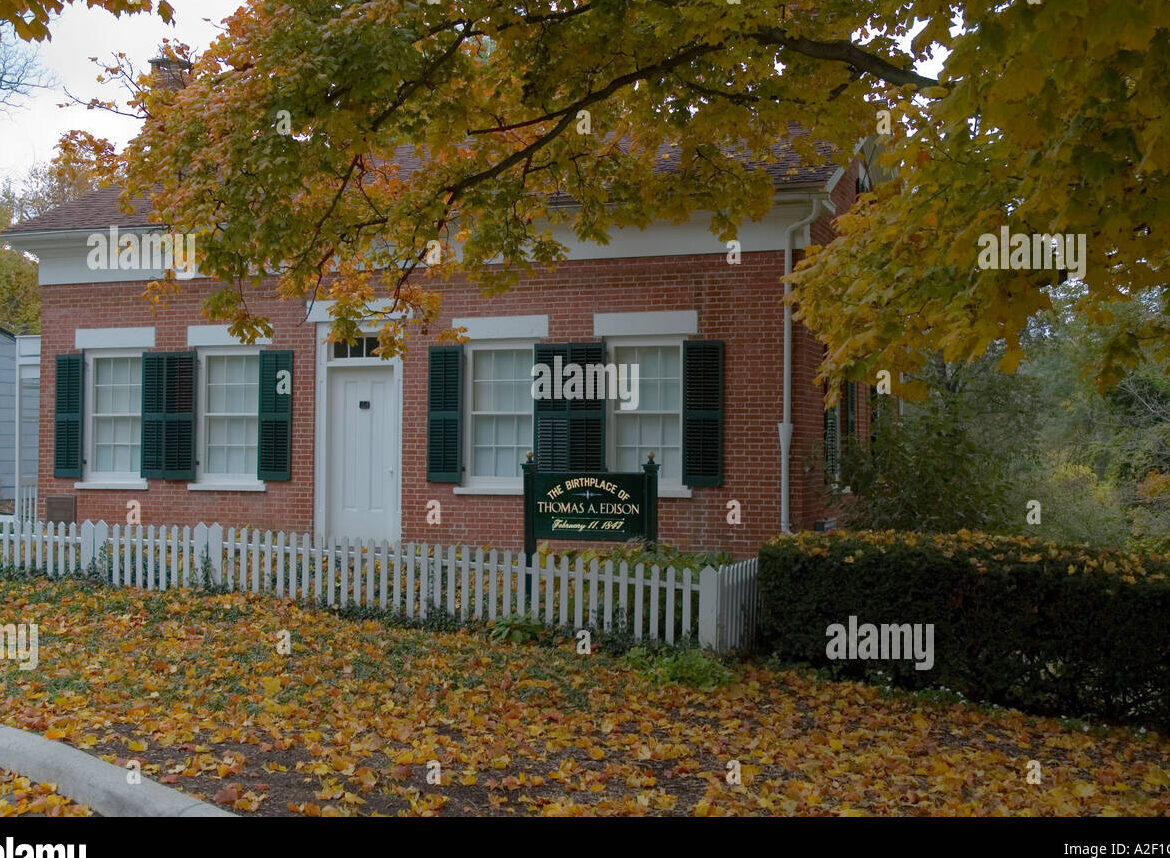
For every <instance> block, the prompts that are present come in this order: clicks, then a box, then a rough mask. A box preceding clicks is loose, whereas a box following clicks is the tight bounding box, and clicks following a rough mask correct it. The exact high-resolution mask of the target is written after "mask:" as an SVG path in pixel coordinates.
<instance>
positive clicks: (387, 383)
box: [325, 365, 398, 539]
mask: <svg viewBox="0 0 1170 858" xmlns="http://www.w3.org/2000/svg"><path fill="white" fill-rule="evenodd" d="M396 393H397V391H396V387H395V379H394V367H390V366H376V367H371V366H361V367H350V366H344V365H343V366H332V367H330V368H329V388H328V395H329V410H328V413H329V418H328V419H329V432H328V440H327V444H328V450H327V452H326V456H325V459H326V462H327V465H326V474H327V477H326V484H327V486H328V498H327V501H326V522H325V534H326V535H327V536H360V537H374V538H377V539H393V538H394V537H395V531H396V530H397V527H396V526H395V525H396V523H397V518H398V510H397V509H396V508H395V506H396V503H395V496H396V495H395V491H394V485H395V483H394V480H395V478H396V476H397V475H396V474H395V473H394V464H395V462H396V460H397V456H396V451H397V449H398V448H397V445H398V439H397V438H396V437H394V429H395V426H396V424H397V422H398V421H397V419H396V417H397V415H396V414H395V407H396V406H395V397H396Z"/></svg>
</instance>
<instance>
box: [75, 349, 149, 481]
mask: <svg viewBox="0 0 1170 858" xmlns="http://www.w3.org/2000/svg"><path fill="white" fill-rule="evenodd" d="M90 378H91V379H92V389H91V397H92V398H91V403H92V407H91V408H90V412H89V413H90V415H91V422H90V432H89V437H90V439H91V444H92V447H91V450H90V453H89V455H88V457H87V458H88V465H89V474H90V475H91V476H95V477H97V476H101V477H105V478H110V477H124V478H127V479H138V476H139V469H140V467H141V465H142V358H141V357H134V356H128V355H116V356H115V355H111V356H95V357H94V358H93V359H92V362H91V364H90Z"/></svg>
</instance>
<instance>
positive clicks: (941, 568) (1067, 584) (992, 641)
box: [759, 531, 1170, 726]
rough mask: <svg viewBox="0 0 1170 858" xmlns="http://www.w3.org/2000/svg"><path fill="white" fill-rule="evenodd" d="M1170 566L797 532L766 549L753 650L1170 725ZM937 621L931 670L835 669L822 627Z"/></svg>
mask: <svg viewBox="0 0 1170 858" xmlns="http://www.w3.org/2000/svg"><path fill="white" fill-rule="evenodd" d="M1167 573H1170V558H1168V557H1164V556H1152V557H1146V558H1143V557H1141V556H1138V555H1130V554H1124V553H1121V552H1118V551H1087V550H1085V549H1069V548H1061V547H1058V546H1057V545H1055V544H1053V543H1044V542H1041V541H1039V540H1036V539H1027V538H1023V537H989V536H985V535H980V534H972V533H969V532H966V531H960V532H959V533H957V534H950V535H937V536H929V537H928V536H922V535H919V534H913V533H910V534H897V533H893V532H880V533H848V532H841V531H837V532H832V533H828V534H801V535H800V536H796V537H792V536H785V537H779V538H777V539H774V540H773V541H772V542H771V543H770V544H768V545H766V546H764V547H763V548H762V549H761V551H760V570H759V594H760V602H759V641H760V645H761V646H762V647H764V648H765V649H766V650H767V651H770V652H773V653H774V654H775V655H776V656H778V657H779V658H781V659H783V660H784V661H789V662H804V663H808V664H811V665H813V666H815V667H830V666H831V667H832V668H833V669H834V672H836V673H839V674H841V675H845V676H851V677H855V678H867V675H868V674H872V672H873V671H874V670H875V669H878V668H880V670H881V671H883V672H884V673H885V674H886V675H887V676H888V677H889V678H890V681H891V682H893V683H894V684H897V685H900V686H902V687H907V688H911V689H918V688H925V687H936V688H938V687H941V688H946V689H950V690H951V691H955V692H958V693H960V694H962V695H964V696H965V697H967V698H970V699H975V700H984V701H988V702H992V703H999V704H1002V705H1008V706H1014V707H1017V708H1020V709H1024V710H1028V711H1032V712H1036V713H1039V714H1054V715H1057V714H1059V715H1074V716H1081V717H1093V718H1097V719H1104V720H1108V721H1117V722H1125V721H1130V722H1135V723H1148V724H1154V725H1157V726H1166V725H1170V622H1167V620H1168V619H1170V580H1168V577H1167ZM850 616H856V617H857V618H858V619H857V622H858V623H859V624H860V623H874V624H882V623H897V624H903V623H911V624H914V623H924V624H925V623H932V624H933V625H934V665H933V668H932V669H930V670H917V669H916V668H915V663H914V661H913V660H910V659H907V660H894V659H890V660H884V661H861V660H836V661H834V660H830V659H829V658H828V656H827V654H826V645H827V643H828V641H829V638H828V636H827V634H826V631H827V629H828V627H829V626H830V625H831V624H834V623H842V624H844V623H846V622H847V621H848V618H849V617H850Z"/></svg>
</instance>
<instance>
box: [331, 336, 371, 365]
mask: <svg viewBox="0 0 1170 858" xmlns="http://www.w3.org/2000/svg"><path fill="white" fill-rule="evenodd" d="M377 348H378V338H377V337H376V336H373V337H371V336H365V337H358V338H357V340H355V341H354V344H353V345H352V346H351V345H349V344H348V343H334V344H333V359H334V360H346V359H349V358H378V357H381V355H376V354H374V351H375V350H376V349H377Z"/></svg>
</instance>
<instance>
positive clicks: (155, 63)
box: [150, 56, 191, 89]
mask: <svg viewBox="0 0 1170 858" xmlns="http://www.w3.org/2000/svg"><path fill="white" fill-rule="evenodd" d="M190 71H191V63H189V62H187V61H186V60H178V59H171V58H170V57H166V56H158V57H155V58H154V59H152V60H151V61H150V79H151V82H152V83H153V85H154V86H159V87H163V88H165V89H182V88H183V87H185V86H186V85H187V78H186V76H185V75H186V74H187V73H188V72H190Z"/></svg>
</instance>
